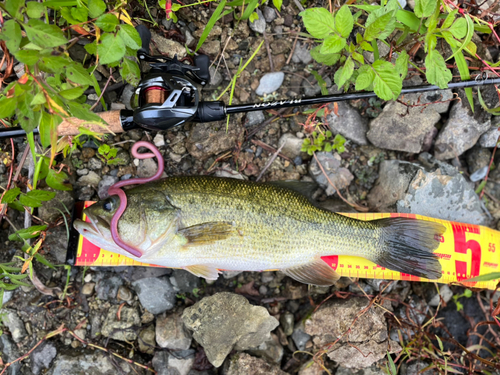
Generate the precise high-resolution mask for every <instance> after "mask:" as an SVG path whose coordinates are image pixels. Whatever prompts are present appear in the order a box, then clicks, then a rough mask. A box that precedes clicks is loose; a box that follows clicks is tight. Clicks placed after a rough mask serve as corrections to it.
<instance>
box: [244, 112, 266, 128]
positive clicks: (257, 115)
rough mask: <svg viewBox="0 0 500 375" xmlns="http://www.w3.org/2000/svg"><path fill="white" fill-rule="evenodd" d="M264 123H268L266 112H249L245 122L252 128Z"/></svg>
mask: <svg viewBox="0 0 500 375" xmlns="http://www.w3.org/2000/svg"><path fill="white" fill-rule="evenodd" d="M264 121H266V116H265V115H264V111H254V112H248V113H247V116H246V120H245V126H246V127H251V126H255V125H259V124H262V123H263V122H264Z"/></svg>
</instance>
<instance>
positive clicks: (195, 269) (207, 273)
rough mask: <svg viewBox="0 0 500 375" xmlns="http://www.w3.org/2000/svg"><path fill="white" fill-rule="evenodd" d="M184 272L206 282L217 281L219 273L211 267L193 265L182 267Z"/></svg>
mask: <svg viewBox="0 0 500 375" xmlns="http://www.w3.org/2000/svg"><path fill="white" fill-rule="evenodd" d="M183 268H184V269H185V270H186V271H189V272H191V273H192V274H193V275H195V276H198V277H203V278H205V279H207V280H217V279H218V278H219V271H218V270H217V269H216V268H215V267H212V266H206V265H203V264H195V265H193V266H186V267H183Z"/></svg>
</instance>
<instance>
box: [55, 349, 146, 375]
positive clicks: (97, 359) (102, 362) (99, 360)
mask: <svg viewBox="0 0 500 375" xmlns="http://www.w3.org/2000/svg"><path fill="white" fill-rule="evenodd" d="M117 373H119V374H127V375H128V374H137V370H136V368H135V366H134V365H131V364H128V363H127V362H125V361H114V360H112V359H111V358H110V356H109V355H107V354H106V353H104V352H102V351H100V350H96V351H90V350H85V351H83V352H82V351H81V350H78V351H74V352H71V353H65V354H60V355H59V356H57V358H56V360H55V361H54V364H53V365H52V367H51V369H50V370H49V371H48V372H47V375H89V374H92V375H115V374H117Z"/></svg>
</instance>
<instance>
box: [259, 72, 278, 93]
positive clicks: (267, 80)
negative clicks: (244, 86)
mask: <svg viewBox="0 0 500 375" xmlns="http://www.w3.org/2000/svg"><path fill="white" fill-rule="evenodd" d="M284 79H285V73H283V72H273V73H267V74H265V75H264V76H262V78H261V79H260V82H259V87H257V90H255V93H256V94H257V95H259V96H264V95H266V94H272V93H273V92H275V91H276V90H278V89H279V88H280V87H281V85H282V84H283V80H284Z"/></svg>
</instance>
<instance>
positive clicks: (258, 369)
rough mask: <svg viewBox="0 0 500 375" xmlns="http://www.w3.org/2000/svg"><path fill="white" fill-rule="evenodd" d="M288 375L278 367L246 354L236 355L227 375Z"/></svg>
mask: <svg viewBox="0 0 500 375" xmlns="http://www.w3.org/2000/svg"><path fill="white" fill-rule="evenodd" d="M242 374H245V375H288V373H287V372H284V371H283V370H281V369H280V368H279V366H278V365H271V364H269V363H267V362H266V361H265V360H263V359H261V358H256V357H252V356H251V355H249V354H246V353H238V354H235V355H234V356H233V357H232V358H231V361H230V362H229V368H228V369H227V371H226V373H225V375H242Z"/></svg>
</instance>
